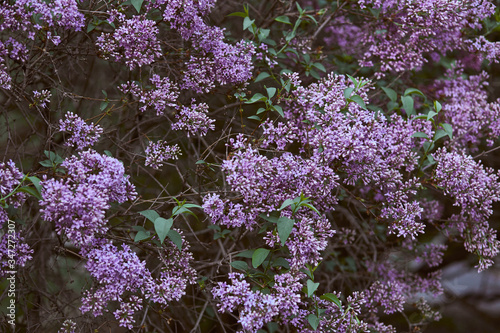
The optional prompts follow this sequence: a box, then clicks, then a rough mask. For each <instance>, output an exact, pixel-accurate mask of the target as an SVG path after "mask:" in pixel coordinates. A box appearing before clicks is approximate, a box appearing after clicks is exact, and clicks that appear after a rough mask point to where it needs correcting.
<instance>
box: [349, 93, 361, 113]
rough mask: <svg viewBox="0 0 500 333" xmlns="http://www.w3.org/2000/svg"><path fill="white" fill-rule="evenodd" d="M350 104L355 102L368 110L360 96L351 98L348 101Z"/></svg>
mask: <svg viewBox="0 0 500 333" xmlns="http://www.w3.org/2000/svg"><path fill="white" fill-rule="evenodd" d="M347 101H348V102H354V103H356V104H358V105H359V106H360V107H361V108H362V109H364V110H366V104H365V101H363V99H362V98H361V97H360V96H359V95H354V96H352V97H349V98H348V99H347Z"/></svg>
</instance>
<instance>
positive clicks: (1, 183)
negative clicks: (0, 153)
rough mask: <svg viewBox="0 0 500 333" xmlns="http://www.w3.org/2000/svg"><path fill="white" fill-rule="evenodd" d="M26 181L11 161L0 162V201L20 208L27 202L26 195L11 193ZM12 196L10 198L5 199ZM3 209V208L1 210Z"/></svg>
mask: <svg viewBox="0 0 500 333" xmlns="http://www.w3.org/2000/svg"><path fill="white" fill-rule="evenodd" d="M23 179H24V175H23V173H22V172H21V171H20V170H19V169H18V168H17V167H16V164H15V163H14V162H13V161H12V160H9V161H7V162H0V199H2V200H5V201H6V202H5V203H6V204H8V205H13V206H14V207H19V206H21V205H22V203H23V202H24V201H25V200H26V193H23V192H16V193H14V194H12V195H11V193H12V192H13V191H14V190H15V189H16V188H17V187H18V186H20V183H21V181H22V180H23ZM8 195H10V196H9V197H8V198H6V199H4V198H5V197H7V196H8ZM0 209H2V208H0Z"/></svg>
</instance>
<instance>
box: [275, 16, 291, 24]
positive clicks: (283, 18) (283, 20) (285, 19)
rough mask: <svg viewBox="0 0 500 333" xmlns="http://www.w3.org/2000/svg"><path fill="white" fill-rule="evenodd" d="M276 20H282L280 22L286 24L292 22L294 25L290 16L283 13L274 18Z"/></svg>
mask: <svg viewBox="0 0 500 333" xmlns="http://www.w3.org/2000/svg"><path fill="white" fill-rule="evenodd" d="M274 20H275V21H276V22H280V23H285V24H290V25H292V23H291V22H290V18H289V17H288V16H286V15H281V16H278V17H277V18H275V19H274Z"/></svg>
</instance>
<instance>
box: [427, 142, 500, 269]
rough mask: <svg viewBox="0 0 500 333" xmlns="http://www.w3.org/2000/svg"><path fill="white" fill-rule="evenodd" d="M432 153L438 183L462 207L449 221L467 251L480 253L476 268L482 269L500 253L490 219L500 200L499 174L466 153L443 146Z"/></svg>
mask: <svg viewBox="0 0 500 333" xmlns="http://www.w3.org/2000/svg"><path fill="white" fill-rule="evenodd" d="M433 156H434V159H435V160H436V161H437V163H438V164H437V167H436V170H435V172H434V176H433V178H434V180H435V181H436V185H438V186H441V187H442V188H443V191H444V193H445V194H446V195H449V196H451V197H452V198H453V199H454V200H455V203H454V205H455V206H459V207H461V212H460V214H457V215H453V216H452V217H451V218H450V223H449V224H450V225H451V226H452V227H455V228H456V229H457V230H458V231H459V233H460V236H461V237H462V238H463V239H464V241H465V243H464V245H465V248H466V249H467V251H469V252H471V253H475V254H477V255H478V256H479V265H478V266H477V267H478V269H479V271H482V270H484V269H486V268H488V267H489V266H491V265H492V264H493V260H492V258H493V257H495V256H496V255H498V253H499V252H500V241H498V239H497V237H496V231H495V230H494V229H492V228H491V227H490V226H489V225H488V221H487V220H488V218H489V217H490V216H491V214H492V213H493V209H492V205H493V203H494V202H496V201H499V200H500V183H499V182H498V179H499V175H498V174H494V173H493V169H491V168H484V167H483V166H482V165H481V163H480V162H476V161H474V159H473V158H472V157H471V156H470V155H466V154H465V153H464V152H457V151H455V152H448V151H447V150H446V149H444V148H441V149H439V150H438V151H437V152H436V153H435V154H434V155H433Z"/></svg>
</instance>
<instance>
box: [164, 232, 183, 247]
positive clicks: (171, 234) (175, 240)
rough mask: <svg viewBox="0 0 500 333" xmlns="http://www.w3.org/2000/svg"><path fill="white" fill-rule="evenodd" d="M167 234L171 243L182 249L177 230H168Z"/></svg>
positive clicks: (180, 238) (180, 237)
mask: <svg viewBox="0 0 500 333" xmlns="http://www.w3.org/2000/svg"><path fill="white" fill-rule="evenodd" d="M167 236H168V238H170V240H171V241H172V243H174V244H175V245H176V246H177V248H178V249H179V251H180V250H182V236H181V235H180V234H179V233H178V232H177V230H170V231H169V232H168V235H167Z"/></svg>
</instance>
